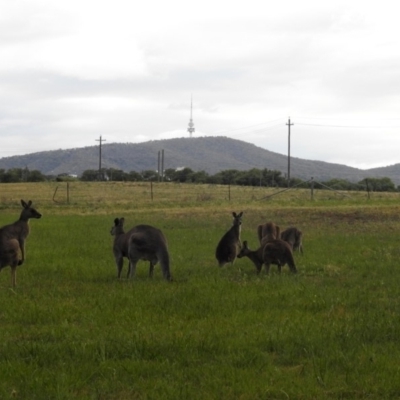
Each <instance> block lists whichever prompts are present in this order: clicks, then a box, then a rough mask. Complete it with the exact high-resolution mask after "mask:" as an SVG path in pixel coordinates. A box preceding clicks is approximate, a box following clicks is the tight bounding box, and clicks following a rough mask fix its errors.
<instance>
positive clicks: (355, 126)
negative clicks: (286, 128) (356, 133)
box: [296, 123, 400, 129]
mask: <svg viewBox="0 0 400 400" xmlns="http://www.w3.org/2000/svg"><path fill="white" fill-rule="evenodd" d="M296 125H303V126H318V127H323V128H353V129H384V128H400V125H382V126H357V125H325V124H304V123H303V124H302V123H297V124H296Z"/></svg>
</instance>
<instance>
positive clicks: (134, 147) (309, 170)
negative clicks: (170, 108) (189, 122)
mask: <svg viewBox="0 0 400 400" xmlns="http://www.w3.org/2000/svg"><path fill="white" fill-rule="evenodd" d="M160 150H164V159H165V162H164V168H165V169H167V168H179V167H189V168H191V169H192V170H194V171H201V170H204V171H206V172H208V173H209V174H215V173H217V172H219V171H221V170H227V169H238V170H249V169H251V168H260V169H262V168H268V169H270V170H278V171H281V172H282V174H283V175H285V174H286V173H287V156H286V155H282V154H278V153H274V152H272V151H269V150H265V149H262V148H260V147H257V146H255V145H253V144H250V143H247V142H243V141H241V140H235V139H230V138H227V137H220V136H218V137H199V138H179V139H167V140H157V141H149V142H145V143H110V144H103V146H102V167H104V168H116V169H121V170H123V171H125V172H129V171H138V172H140V171H143V170H156V169H157V157H158V152H159V151H160ZM290 166H291V169H290V171H291V177H292V178H300V179H304V180H308V179H310V178H311V177H314V178H315V179H317V180H320V181H327V180H329V179H332V178H339V179H346V180H348V181H351V182H358V181H360V180H362V179H364V178H366V177H388V178H390V179H392V181H393V182H394V183H395V184H396V185H399V184H400V164H396V165H393V166H389V167H384V168H374V169H369V170H361V169H358V168H352V167H347V166H345V165H341V164H332V163H327V162H323V161H312V160H304V159H300V158H296V157H291V163H290ZM25 167H27V168H28V169H30V170H35V169H36V170H39V171H41V172H42V173H43V174H45V175H58V174H61V173H69V174H77V175H80V174H82V172H83V171H84V170H87V169H98V167H99V146H90V147H83V148H75V149H68V150H53V151H43V152H38V153H32V154H26V155H23V156H13V157H5V158H1V159H0V168H2V169H10V168H25Z"/></svg>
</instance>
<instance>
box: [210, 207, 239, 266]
mask: <svg viewBox="0 0 400 400" xmlns="http://www.w3.org/2000/svg"><path fill="white" fill-rule="evenodd" d="M232 215H233V225H232V227H231V228H230V229H229V231H228V232H226V233H225V235H224V236H222V238H221V240H220V241H219V243H218V245H217V248H216V250H215V257H216V259H217V260H218V265H219V266H220V267H222V266H223V265H225V264H227V263H231V264H232V265H233V263H234V261H235V259H236V256H237V253H238V250H239V249H240V246H241V242H240V230H241V225H242V215H243V212H240V213H239V214H236V213H235V212H233V213H232Z"/></svg>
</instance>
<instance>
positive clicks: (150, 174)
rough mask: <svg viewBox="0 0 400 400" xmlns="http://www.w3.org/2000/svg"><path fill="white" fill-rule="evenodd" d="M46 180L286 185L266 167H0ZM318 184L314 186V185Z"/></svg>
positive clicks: (335, 183)
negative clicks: (64, 170)
mask: <svg viewBox="0 0 400 400" xmlns="http://www.w3.org/2000/svg"><path fill="white" fill-rule="evenodd" d="M49 180H59V181H63V180H81V181H98V180H107V181H121V182H126V181H128V182H157V181H160V180H162V181H167V182H180V183H206V184H219V185H242V186H264V187H287V179H286V177H284V176H282V173H281V172H280V171H276V170H269V169H267V168H264V169H258V168H252V169H250V170H248V171H239V170H236V169H228V170H224V171H220V172H218V173H216V174H214V175H210V174H208V173H207V172H205V171H193V170H192V169H190V168H182V169H173V168H169V169H166V170H165V171H164V176H163V177H160V176H159V174H158V173H157V171H154V170H145V171H141V172H136V171H130V172H124V171H122V170H120V169H114V168H104V169H102V170H101V172H100V174H99V171H98V170H85V171H83V173H82V176H81V177H80V178H72V177H71V176H69V175H68V174H61V175H58V176H57V177H54V176H46V175H43V174H42V173H41V172H40V171H38V170H33V171H30V170H29V169H28V168H12V169H9V170H4V169H0V182H1V183H11V182H43V181H49ZM321 183H322V184H323V185H325V186H328V187H330V188H332V189H335V190H368V191H373V192H396V191H400V186H399V187H397V188H396V186H395V184H394V183H393V182H392V180H391V179H390V178H365V179H363V180H361V181H360V182H357V183H354V182H349V181H347V180H346V179H330V180H328V181H323V182H321ZM295 185H296V186H297V187H302V186H303V187H308V184H307V183H304V182H303V183H302V181H301V180H300V179H296V178H292V179H291V180H290V186H295ZM316 187H318V185H317V186H316Z"/></svg>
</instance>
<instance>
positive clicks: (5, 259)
mask: <svg viewBox="0 0 400 400" xmlns="http://www.w3.org/2000/svg"><path fill="white" fill-rule="evenodd" d="M21 205H22V207H23V208H22V211H21V215H20V217H19V219H18V221H15V222H14V223H12V224H9V225H5V226H3V227H2V228H0V270H1V269H3V268H4V267H7V266H10V267H11V284H12V286H13V287H15V286H16V284H17V266H19V265H22V264H23V263H24V262H25V258H26V252H25V241H26V238H27V237H28V235H29V231H30V229H29V220H30V219H31V218H37V219H38V218H41V217H42V214H40V213H39V212H38V211H36V210H35V209H34V208H33V207H31V206H32V201H31V200H29V201H28V203H26V202H25V201H24V200H21ZM20 254H21V259H19V255H20Z"/></svg>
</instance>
